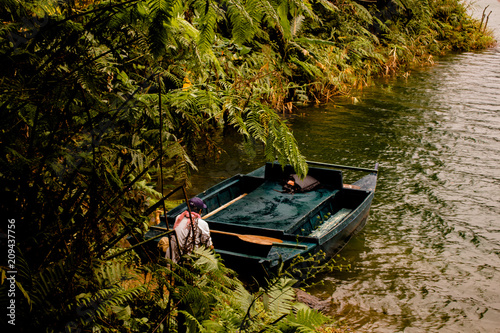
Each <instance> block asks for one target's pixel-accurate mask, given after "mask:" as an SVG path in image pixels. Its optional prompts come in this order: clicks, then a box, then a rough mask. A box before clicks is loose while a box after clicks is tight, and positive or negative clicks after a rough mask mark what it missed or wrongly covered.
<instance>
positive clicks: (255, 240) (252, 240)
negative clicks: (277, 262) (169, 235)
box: [150, 226, 283, 245]
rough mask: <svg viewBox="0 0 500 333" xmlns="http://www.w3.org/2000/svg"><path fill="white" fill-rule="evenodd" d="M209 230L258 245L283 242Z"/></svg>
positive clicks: (161, 228)
mask: <svg viewBox="0 0 500 333" xmlns="http://www.w3.org/2000/svg"><path fill="white" fill-rule="evenodd" d="M150 229H155V230H162V231H165V230H167V228H163V227H157V226H151V227H150ZM210 232H213V233H214V234H223V235H229V236H236V237H238V238H239V239H241V240H242V241H244V242H248V243H254V244H260V245H273V244H274V243H283V241H282V240H281V239H278V238H272V237H266V236H259V235H242V234H235V233H233V232H226V231H219V230H212V229H210Z"/></svg>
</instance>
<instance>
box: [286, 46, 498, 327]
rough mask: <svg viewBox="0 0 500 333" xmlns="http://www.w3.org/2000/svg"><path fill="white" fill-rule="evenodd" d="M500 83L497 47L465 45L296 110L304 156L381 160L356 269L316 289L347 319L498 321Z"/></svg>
mask: <svg viewBox="0 0 500 333" xmlns="http://www.w3.org/2000/svg"><path fill="white" fill-rule="evenodd" d="M485 63H487V64H488V65H487V66H485ZM499 92H500V53H498V52H496V51H494V50H489V51H486V52H480V53H466V54H461V55H456V56H450V57H447V58H444V59H440V60H439V62H438V64H437V66H435V67H433V68H430V69H427V70H425V71H421V72H418V73H413V75H412V76H411V77H410V78H409V79H408V80H407V81H403V80H396V81H389V82H385V83H384V82H380V84H378V85H377V87H376V88H371V89H367V90H366V91H364V92H363V93H362V94H361V95H360V98H359V100H360V102H359V103H358V104H349V103H347V101H346V103H345V104H342V103H340V104H337V105H335V106H333V105H332V106H329V107H327V108H321V109H319V108H318V109H309V110H305V111H304V116H303V117H297V118H296V119H295V120H294V121H293V129H294V131H295V133H296V135H297V138H298V140H299V142H301V143H302V148H303V152H304V153H305V154H306V156H307V157H308V158H309V159H317V160H321V161H326V162H331V161H340V162H344V163H349V164H355V165H363V166H365V167H371V166H372V165H373V164H374V162H375V161H378V162H380V164H381V174H380V178H379V179H380V180H379V186H378V188H377V193H376V196H375V201H374V207H373V209H372V215H371V218H370V221H369V223H368V225H367V226H366V228H365V230H364V231H363V233H362V234H361V235H360V236H359V237H357V238H356V239H354V240H353V241H351V243H349V244H348V246H347V247H346V248H345V249H344V251H343V252H342V255H343V256H344V257H346V258H347V259H348V260H349V261H351V262H352V264H353V267H354V268H353V270H352V271H350V272H343V273H335V274H332V275H330V276H325V277H323V278H324V281H325V282H326V283H325V285H324V286H322V287H318V288H316V289H315V290H312V291H311V292H313V293H316V294H317V295H321V296H324V297H325V298H326V297H328V296H331V295H333V299H334V300H335V302H336V303H335V305H334V306H333V309H332V314H334V315H336V316H340V317H342V318H343V319H345V321H346V322H347V323H348V324H349V325H350V326H351V327H352V328H354V329H358V330H360V331H363V332H396V331H404V332H435V331H440V332H500V282H499V281H500V143H499V140H500V93H499Z"/></svg>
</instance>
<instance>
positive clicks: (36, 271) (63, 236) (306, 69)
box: [0, 0, 493, 332]
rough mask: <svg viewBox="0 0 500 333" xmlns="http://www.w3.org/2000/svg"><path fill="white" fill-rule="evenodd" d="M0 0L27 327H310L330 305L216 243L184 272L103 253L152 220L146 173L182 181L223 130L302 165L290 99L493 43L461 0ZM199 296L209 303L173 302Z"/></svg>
mask: <svg viewBox="0 0 500 333" xmlns="http://www.w3.org/2000/svg"><path fill="white" fill-rule="evenodd" d="M0 2H1V4H2V5H1V7H0V18H1V20H2V26H1V27H0V63H1V64H2V67H1V69H0V73H1V76H0V92H1V93H0V110H1V114H2V120H3V121H2V124H1V126H0V128H1V131H0V147H1V149H0V165H1V169H0V172H1V177H0V179H1V183H0V187H1V189H2V191H4V193H5V194H6V196H4V200H3V201H2V203H1V210H2V212H5V214H4V215H6V216H7V219H8V220H7V221H8V223H7V225H6V226H5V225H2V232H3V233H4V234H8V235H10V236H14V235H15V237H11V238H9V239H5V242H7V246H8V250H10V251H11V253H15V269H16V270H17V275H16V280H15V285H16V296H15V300H16V314H17V317H16V318H17V319H16V328H19V329H20V330H21V331H34V330H37V329H38V328H40V327H42V328H44V329H45V330H46V331H48V332H51V331H64V330H66V331H79V330H80V329H84V330H90V329H91V328H92V329H93V330H101V331H148V330H150V331H157V330H160V329H165V330H167V329H171V330H175V329H176V328H174V327H170V326H169V325H173V324H172V323H173V322H174V321H173V320H170V319H169V318H170V317H168V316H172V318H175V317H176V315H177V314H178V313H182V314H184V316H185V317H186V322H187V323H188V324H189V325H190V327H193V328H195V329H196V330H200V331H203V330H206V331H213V330H216V331H217V330H219V329H220V330H223V329H227V330H229V331H231V330H240V331H255V330H257V331H259V330H266V329H268V330H274V331H284V332H288V331H290V332H291V331H302V332H304V331H307V329H311V330H312V329H313V328H312V327H313V326H314V325H315V324H318V323H320V322H322V321H323V320H324V318H323V317H321V316H320V315H319V314H317V313H313V312H311V311H309V310H304V309H302V310H300V309H298V308H296V307H295V305H293V302H292V301H291V298H290V297H291V294H290V284H291V282H290V281H289V280H283V279H278V280H276V281H271V283H270V284H269V287H268V289H265V290H262V291H260V292H259V293H258V294H256V295H250V294H248V293H247V292H245V291H244V288H242V286H241V284H239V282H238V281H237V280H236V279H233V278H230V276H231V274H232V273H231V272H229V271H227V270H226V269H225V268H223V266H222V264H221V263H217V262H216V260H215V258H214V257H213V255H212V254H210V253H207V252H203V253H200V254H198V257H197V258H193V259H192V260H193V262H192V264H191V265H189V266H188V267H190V268H193V269H197V268H200V267H204V268H203V269H201V268H200V269H201V270H200V271H197V270H194V271H189V270H187V269H186V267H176V268H177V269H176V270H175V275H172V274H174V270H172V271H170V270H168V269H167V268H166V266H165V265H160V266H157V265H143V266H137V265H131V264H130V261H126V260H124V259H123V258H122V257H118V258H116V259H106V258H107V257H109V255H110V251H115V247H116V246H118V245H120V244H121V243H122V242H123V240H124V239H125V237H126V236H129V235H133V236H135V237H140V236H141V234H142V233H143V232H144V231H145V230H147V228H148V223H149V213H151V211H150V210H148V207H151V205H152V204H153V203H154V202H156V201H157V200H158V199H159V198H160V197H161V196H162V194H163V193H162V192H163V190H164V189H163V188H160V189H159V190H160V191H157V190H158V188H157V187H155V186H154V182H153V179H157V178H158V177H160V178H161V179H165V180H167V181H168V186H167V187H166V189H167V190H168V189H169V188H173V187H174V186H175V185H178V184H180V183H181V184H186V185H189V184H188V176H189V173H190V171H191V170H194V169H196V165H197V164H198V163H199V161H200V159H201V158H202V157H203V156H206V155H210V154H211V155H214V156H217V154H220V151H221V147H220V146H219V138H220V136H221V135H222V133H223V132H222V131H227V130H233V131H238V132H239V133H240V134H241V135H242V137H243V138H244V140H247V141H248V142H250V143H253V144H262V145H264V147H265V154H266V157H267V159H269V160H274V159H275V158H278V160H279V161H280V162H282V163H285V162H286V163H291V164H292V165H293V166H294V167H295V168H296V169H297V170H298V172H299V173H301V174H305V173H306V172H307V166H306V164H305V161H304V157H303V156H302V155H301V154H300V151H299V150H298V148H297V143H296V141H295V139H294V137H293V134H292V133H291V131H290V130H289V128H288V127H287V124H286V122H285V121H284V120H283V119H282V118H281V117H280V115H279V114H280V113H281V112H292V111H293V106H294V104H295V103H310V102H324V101H328V100H330V99H331V98H332V97H333V96H336V95H338V94H348V93H349V92H350V90H351V89H355V88H359V87H361V86H363V85H365V84H367V83H368V81H369V78H370V77H371V76H373V75H389V74H394V73H406V72H407V71H408V68H409V66H411V65H414V64H423V63H426V62H427V63H428V62H432V56H433V55H436V54H441V53H443V52H448V51H460V50H470V49H478V48H484V47H487V46H489V45H491V44H492V43H493V40H492V38H491V37H490V36H489V35H488V34H487V33H485V27H484V25H483V24H482V23H478V22H475V21H473V20H471V19H470V18H469V17H468V16H467V15H466V11H465V9H464V7H463V5H461V4H460V3H459V1H457V0H425V1H417V0H379V1H376V2H374V1H353V0H332V1H328V0H309V1H307V0H273V1H268V0H247V1H241V0H221V1H214V0H188V1H180V0H110V1H90V0H89V1H85V0H75V1H69V0H68V1H61V0H31V1H27V0H0ZM200 152H201V153H200ZM13 231H15V234H14V233H13ZM4 257H5V256H4ZM9 263H10V262H8V263H2V271H1V272H2V273H1V282H2V285H1V288H2V293H1V295H0V301H1V302H2V306H6V305H5V304H8V303H5V302H9V297H6V295H7V293H6V292H5V291H7V290H8V288H9V283H10V282H9V281H12V280H9V279H8V278H10V275H9V273H8V272H9V271H11V270H12V269H13V268H12V267H9V266H7V265H8V264H9ZM13 267H14V266H13ZM146 273H148V274H146ZM198 273H199V274H198ZM226 274H228V276H226ZM138 276H140V278H139V277H138ZM141 279H142V280H141ZM134 281H139V282H134ZM174 281H175V283H173V282H174ZM174 288H175V289H174ZM276 288H277V289H276ZM214 290H216V292H214ZM276 290H279V292H280V293H282V294H283V295H286V302H285V301H284V302H281V301H280V302H274V303H273V304H275V305H276V304H279V305H280V306H279V307H276V308H274V309H273V306H272V304H271V303H272V302H268V301H266V299H267V300H270V299H274V298H276V297H275V296H270V294H272V293H274V292H276ZM208 291H210V292H208ZM235 291H237V293H235ZM265 295H267V296H265ZM167 296H168V297H167ZM170 296H171V297H170ZM273 297H274V298H273ZM189 299H196V300H197V303H196V304H199V305H200V308H198V309H189V310H183V311H184V312H179V309H182V307H181V308H178V305H179V304H184V303H186V300H189ZM170 300H174V302H171V301H170ZM175 300H176V301H175ZM183 302H184V303H183ZM190 304H192V303H190ZM201 305H203V306H201ZM4 309H5V307H4ZM291 313H294V314H293V315H292V314H291ZM164 318H167V319H168V320H167V319H165V320H164ZM7 319H8V317H5V316H4V317H3V319H2V320H3V321H5V320H7ZM278 319H281V320H278ZM285 319H286V320H285ZM303 320H305V321H307V322H308V324H307V323H306V324H304V325H305V326H304V325H303V323H304V321H303ZM300 325H302V326H300ZM306 327H308V328H306Z"/></svg>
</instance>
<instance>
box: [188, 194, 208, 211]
mask: <svg viewBox="0 0 500 333" xmlns="http://www.w3.org/2000/svg"><path fill="white" fill-rule="evenodd" d="M189 205H190V206H191V207H198V208H200V209H203V208H207V205H205V203H204V202H203V200H201V199H200V198H197V197H194V198H191V199H189Z"/></svg>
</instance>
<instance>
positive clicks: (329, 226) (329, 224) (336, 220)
mask: <svg viewBox="0 0 500 333" xmlns="http://www.w3.org/2000/svg"><path fill="white" fill-rule="evenodd" d="M351 212H352V209H349V208H342V209H340V210H339V211H338V212H336V213H335V214H333V215H332V216H330V218H328V219H327V220H326V221H325V222H323V224H321V225H320V226H319V227H318V228H317V229H316V230H314V231H313V232H312V233H311V234H310V236H311V237H318V238H321V237H322V236H324V235H326V234H327V233H328V232H329V231H330V230H333V229H334V228H335V227H336V226H337V225H338V224H340V222H342V220H343V219H344V218H345V217H346V216H347V215H349V214H350V213H351Z"/></svg>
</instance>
